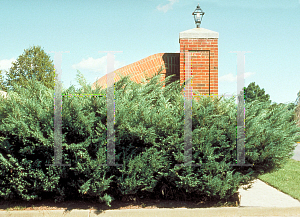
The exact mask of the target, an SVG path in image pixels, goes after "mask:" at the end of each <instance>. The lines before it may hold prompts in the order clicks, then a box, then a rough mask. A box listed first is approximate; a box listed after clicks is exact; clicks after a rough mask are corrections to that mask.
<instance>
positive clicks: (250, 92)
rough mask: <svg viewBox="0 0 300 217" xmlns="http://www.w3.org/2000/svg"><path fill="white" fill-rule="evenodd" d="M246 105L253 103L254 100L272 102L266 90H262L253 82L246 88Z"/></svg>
mask: <svg viewBox="0 0 300 217" xmlns="http://www.w3.org/2000/svg"><path fill="white" fill-rule="evenodd" d="M244 95H245V103H249V102H252V101H254V100H259V101H261V102H271V100H270V95H269V94H265V90H264V88H263V89H260V87H259V86H258V85H255V82H252V83H250V84H249V85H248V87H244Z"/></svg>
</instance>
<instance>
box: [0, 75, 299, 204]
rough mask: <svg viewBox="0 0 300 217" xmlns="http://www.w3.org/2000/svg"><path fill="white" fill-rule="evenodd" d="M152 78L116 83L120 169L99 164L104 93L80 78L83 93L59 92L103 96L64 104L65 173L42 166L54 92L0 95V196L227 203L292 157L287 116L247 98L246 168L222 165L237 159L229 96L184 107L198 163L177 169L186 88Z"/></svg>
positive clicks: (39, 87)
mask: <svg viewBox="0 0 300 217" xmlns="http://www.w3.org/2000/svg"><path fill="white" fill-rule="evenodd" d="M160 72H161V71H159V72H158V74H157V75H156V76H154V77H153V78H151V79H150V78H147V81H146V80H145V82H143V83H141V84H136V83H134V82H132V81H130V80H129V77H128V76H127V77H122V79H121V80H120V81H118V82H116V83H115V105H116V106H115V127H114V129H115V138H116V139H115V147H116V152H115V159H116V163H117V164H123V166H122V167H114V166H99V164H105V163H106V162H107V161H106V156H107V154H106V137H107V136H106V133H107V130H106V118H107V107H106V98H105V94H106V89H103V90H100V88H99V87H98V88H97V89H96V90H92V89H91V86H90V85H86V84H85V82H83V81H82V79H80V81H79V82H80V84H81V85H82V88H81V89H79V90H75V88H74V87H73V86H72V87H70V88H68V89H67V90H63V93H64V94H81V93H84V94H103V97H64V98H63V106H62V133H63V141H62V147H63V150H62V152H63V156H62V157H63V159H62V161H63V162H62V163H63V164H68V163H70V164H71V167H68V166H61V167H59V166H45V164H52V163H53V161H54V148H53V144H54V137H53V134H54V121H53V120H54V118H53V117H54V109H53V108H54V100H53V96H54V90H51V89H49V88H47V87H45V86H44V85H43V84H42V83H41V82H39V81H36V80H31V81H30V82H31V83H30V84H31V85H29V86H28V87H27V88H24V87H16V90H15V91H14V92H9V93H8V95H9V96H10V97H9V98H8V99H2V98H0V112H1V113H0V163H1V164H0V198H2V199H6V200H10V199H23V200H34V199H44V198H55V201H58V202H59V201H63V200H66V199H69V198H84V199H87V198H97V199H99V201H104V202H106V204H107V205H110V203H111V201H113V200H114V199H120V198H121V197H122V196H123V195H136V196H138V197H139V196H142V195H144V196H147V197H161V198H165V199H178V200H181V199H186V200H191V199H194V198H199V197H208V198H210V199H219V200H227V199H229V198H230V197H231V196H232V195H233V194H234V193H235V192H236V191H237V189H238V188H239V186H240V185H241V184H248V183H249V182H250V181H252V180H254V179H255V178H257V176H258V175H259V174H263V173H266V172H270V171H274V170H278V169H279V168H281V167H282V166H283V165H284V164H285V163H286V161H287V159H289V158H290V157H291V155H292V153H293V151H294V149H295V145H294V144H295V142H296V141H298V140H299V139H300V138H299V136H298V137H297V136H296V133H299V132H300V128H297V127H296V125H295V121H294V120H293V115H294V113H293V112H294V110H293V109H292V110H288V109H286V108H285V107H280V106H275V105H271V104H270V102H260V101H258V100H254V101H252V102H250V103H246V105H245V109H246V120H245V124H246V126H245V127H246V130H245V136H246V142H245V151H246V152H245V156H246V157H245V158H246V162H245V163H250V164H254V166H253V167H237V166H235V167H232V166H229V164H233V163H235V159H236V126H237V122H236V113H237V110H236V105H235V99H234V98H231V99H224V98H219V99H216V98H214V99H212V98H210V97H204V98H200V99H199V101H197V100H196V99H195V98H193V104H192V105H193V106H192V110H193V113H192V114H193V115H192V120H193V121H192V130H193V152H192V155H193V156H192V163H200V164H201V166H200V167H191V166H186V167H184V166H175V164H181V163H184V98H183V96H182V95H181V93H180V91H181V90H182V89H183V88H184V86H183V85H184V84H183V85H182V86H180V85H179V83H178V81H177V82H175V83H171V84H169V85H166V87H165V88H162V85H163V83H162V82H158V81H159V79H160ZM169 79H170V77H168V78H167V79H166V80H165V82H167V81H168V80H169ZM82 91H83V92H82Z"/></svg>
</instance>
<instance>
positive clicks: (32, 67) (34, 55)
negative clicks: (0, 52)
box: [5, 46, 54, 90]
mask: <svg viewBox="0 0 300 217" xmlns="http://www.w3.org/2000/svg"><path fill="white" fill-rule="evenodd" d="M6 75H7V82H6V84H5V86H6V88H5V89H6V90H7V89H10V90H14V89H15V87H13V83H14V84H16V85H18V86H22V87H28V80H29V79H33V78H36V79H37V80H38V81H41V82H42V83H43V84H44V85H45V86H46V87H47V88H51V89H53V90H54V64H53V61H52V60H50V56H48V55H47V54H46V53H45V51H44V50H43V49H42V48H41V47H40V46H33V47H30V48H29V49H26V50H24V53H23V54H22V55H20V56H19V57H18V59H17V60H16V61H15V62H13V66H12V67H11V68H10V69H9V71H8V72H6Z"/></svg>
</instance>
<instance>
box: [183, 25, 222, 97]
mask: <svg viewBox="0 0 300 217" xmlns="http://www.w3.org/2000/svg"><path fill="white" fill-rule="evenodd" d="M218 38H219V33H218V32H214V31H211V30H208V29H204V28H194V29H190V30H187V31H183V32H180V33H179V43H180V85H181V84H182V83H183V82H184V80H185V70H186V67H187V65H186V64H187V56H186V55H185V53H184V52H189V53H190V56H191V59H190V63H191V67H190V68H191V76H194V75H195V77H194V78H193V79H192V81H191V86H192V91H193V92H194V91H195V90H196V91H198V92H199V93H200V94H204V95H209V94H210V95H213V94H218ZM197 98H198V97H197Z"/></svg>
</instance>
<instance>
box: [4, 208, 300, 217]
mask: <svg viewBox="0 0 300 217" xmlns="http://www.w3.org/2000/svg"><path fill="white" fill-rule="evenodd" d="M0 216H1V217H8V216H12V217H40V216H44V217H97V216H98V217H150V216H153V217H200V216H205V217H210V216H219V217H221V216H245V217H246V216H247V217H248V216H300V207H292V208H290V207H289V208H282V207H281V208H280V207H276V208H275V207H273V208H271V207H239V208H237V207H225V208H201V209H187V208H178V209H131V210H107V211H104V212H101V211H91V210H72V211H70V212H65V211H63V210H49V211H0Z"/></svg>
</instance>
